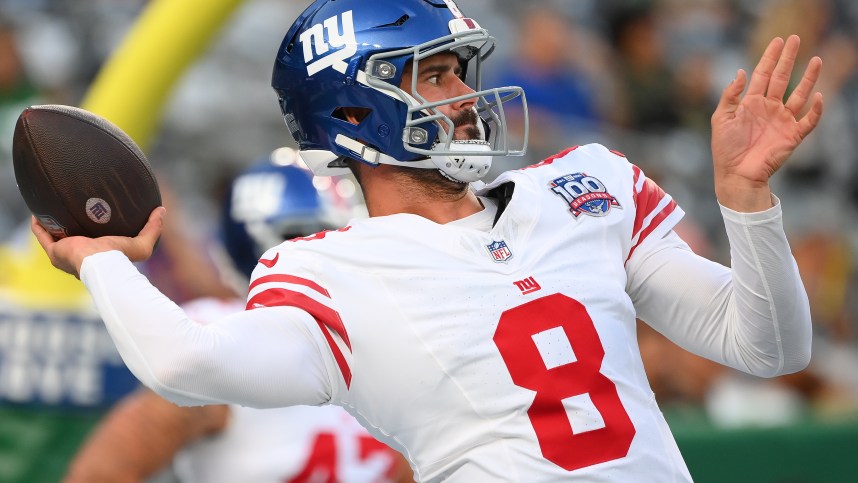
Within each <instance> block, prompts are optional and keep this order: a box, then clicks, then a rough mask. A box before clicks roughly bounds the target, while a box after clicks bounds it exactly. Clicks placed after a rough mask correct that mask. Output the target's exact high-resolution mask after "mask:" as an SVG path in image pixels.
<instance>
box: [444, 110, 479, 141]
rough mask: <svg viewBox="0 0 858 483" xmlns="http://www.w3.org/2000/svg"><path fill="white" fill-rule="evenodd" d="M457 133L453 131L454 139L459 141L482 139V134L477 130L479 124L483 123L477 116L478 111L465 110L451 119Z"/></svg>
mask: <svg viewBox="0 0 858 483" xmlns="http://www.w3.org/2000/svg"><path fill="white" fill-rule="evenodd" d="M451 121H453V126H455V131H453V139H456V140H459V141H471V140H476V139H482V137H483V136H482V133H481V132H480V130H479V129H478V128H477V123H478V122H482V120H481V119H480V117H479V116H478V115H477V110H476V109H473V108H472V109H465V110H464V111H462V112H460V113H459V115H458V116H456V117H454V118H452V119H451Z"/></svg>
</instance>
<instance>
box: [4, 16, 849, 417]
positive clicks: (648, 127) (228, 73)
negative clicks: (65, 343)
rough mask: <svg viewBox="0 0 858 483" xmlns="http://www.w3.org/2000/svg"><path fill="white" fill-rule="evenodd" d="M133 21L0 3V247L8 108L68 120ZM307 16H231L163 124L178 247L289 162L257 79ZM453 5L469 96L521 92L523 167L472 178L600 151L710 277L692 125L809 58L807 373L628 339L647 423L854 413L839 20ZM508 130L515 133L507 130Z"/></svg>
mask: <svg viewBox="0 0 858 483" xmlns="http://www.w3.org/2000/svg"><path fill="white" fill-rule="evenodd" d="M147 3H148V2H146V1H143V0H110V1H105V0H76V1H75V2H64V1H61V0H0V241H3V240H4V239H7V238H8V237H11V234H12V233H13V232H14V231H15V230H16V228H17V227H19V226H20V224H21V223H22V221H24V220H25V219H26V217H27V216H28V212H27V210H26V207H25V206H24V205H23V203H22V201H21V200H20V198H19V196H18V193H17V189H16V187H15V182H14V176H13V174H12V168H11V139H12V130H13V126H14V123H15V120H16V118H17V116H18V114H19V113H20V111H21V109H23V108H24V107H26V106H27V105H31V104H37V103H62V104H71V105H76V104H78V103H79V102H80V100H81V97H82V96H83V94H84V93H85V92H86V89H87V86H88V85H89V83H90V82H91V81H92V79H93V78H94V76H95V75H96V74H97V72H98V69H99V67H100V66H101V65H102V63H103V62H104V61H105V60H106V59H107V58H108V56H109V55H110V53H111V51H112V49H113V48H115V47H116V46H117V45H118V43H119V42H120V41H121V40H122V37H123V35H124V33H125V32H126V31H127V29H128V28H129V27H130V26H131V25H132V24H133V21H134V19H135V17H136V16H137V15H138V14H139V13H140V11H141V10H142V9H143V8H145V7H146V4H147ZM307 3H309V2H308V0H247V1H246V2H245V3H244V4H243V5H242V6H241V7H240V9H239V10H238V12H237V14H236V15H235V16H234V17H233V18H232V19H231V20H230V22H229V24H228V25H227V27H226V29H225V30H224V32H223V33H222V34H221V35H220V36H219V37H218V40H217V41H216V43H215V44H214V45H213V46H212V48H211V49H210V50H209V52H208V53H207V54H206V55H205V56H204V57H203V58H201V59H200V60H199V62H197V63H196V64H195V65H194V66H193V67H192V68H191V69H190V70H189V72H188V73H187V74H186V75H185V76H184V77H183V79H182V81H181V82H180V83H179V85H178V86H177V87H176V90H175V92H174V94H173V96H172V98H171V100H170V103H169V105H168V106H166V110H165V113H164V119H163V123H162V125H161V127H160V129H159V133H158V136H157V140H156V142H155V143H154V145H153V147H152V149H151V152H150V159H151V161H152V163H153V165H154V167H155V169H156V170H157V171H158V172H159V173H160V174H161V177H162V179H164V180H169V187H168V189H169V190H170V191H171V192H172V195H173V196H174V197H175V198H176V199H177V201H178V202H179V203H180V206H181V212H182V213H181V215H180V219H182V220H183V224H182V227H181V229H182V230H183V231H185V232H186V233H185V234H186V236H188V237H190V238H191V239H196V238H198V239H201V240H205V239H206V238H207V237H210V236H212V235H211V234H212V233H213V224H214V223H215V221H216V220H217V216H216V212H217V209H218V207H217V200H218V199H219V196H220V195H221V190H222V189H223V186H224V181H225V180H228V179H230V178H231V177H232V176H233V175H234V174H235V173H236V172H237V171H239V170H241V169H243V168H245V167H247V165H248V163H249V162H250V161H252V160H254V159H255V158H256V157H257V156H258V154H259V153H261V152H266V151H269V150H271V149H274V148H276V147H278V146H282V145H291V143H292V140H291V137H290V136H289V135H288V132H287V130H286V129H285V127H284V126H283V124H282V120H281V118H280V113H279V110H278V107H277V105H276V102H275V97H274V94H273V92H272V91H271V89H270V88H269V80H270V72H271V66H272V61H273V58H274V54H275V52H276V49H277V47H278V46H279V42H280V40H281V37H282V35H283V33H284V30H285V28H286V27H287V26H288V25H289V24H290V23H291V20H292V19H293V18H294V17H295V16H297V14H298V13H299V12H300V11H301V10H302V9H303V8H304V7H305V6H306V4H307ZM459 4H460V7H461V8H462V9H463V10H464V11H465V12H466V13H467V14H469V15H470V16H473V17H474V18H476V19H477V20H478V22H480V24H481V25H482V26H483V27H486V28H487V29H489V31H490V32H491V33H493V35H494V36H495V37H496V38H497V39H498V46H497V50H496V52H495V53H494V54H493V57H492V58H491V59H490V60H489V62H488V63H487V68H488V69H489V72H488V75H487V78H486V79H485V81H484V84H486V85H521V86H523V87H524V88H525V91H526V95H527V100H528V106H529V118H530V144H529V154H528V156H527V157H526V158H502V159H498V160H496V162H495V167H494V168H493V171H492V173H491V174H490V177H493V176H496V175H497V174H498V173H499V172H500V171H502V170H506V169H511V168H518V167H522V166H525V165H528V164H532V163H534V162H538V161H539V160H541V159H542V158H544V157H546V156H549V155H551V154H554V153H556V152H558V151H561V150H562V149H564V148H565V147H567V146H569V145H574V144H585V143H590V142H599V143H602V144H605V145H606V146H608V147H609V148H611V149H615V150H618V151H621V152H623V153H625V154H627V155H628V156H629V158H630V160H631V161H632V162H634V163H635V164H637V165H639V166H640V167H641V168H642V169H643V170H644V171H645V172H646V173H647V174H648V176H649V177H651V178H653V179H655V180H657V181H658V183H659V184H660V185H661V186H662V187H663V188H664V189H665V191H667V192H669V193H671V194H672V196H673V197H674V198H675V199H676V200H677V201H678V202H679V204H680V205H681V206H682V207H683V208H684V210H685V211H686V213H687V216H686V219H685V221H684V222H683V223H682V224H681V225H680V228H679V229H680V231H682V233H681V234H682V236H683V237H684V238H685V239H686V240H687V241H688V242H689V243H690V244H691V245H692V247H693V248H694V249H695V250H696V251H698V252H699V253H701V254H703V255H705V256H708V257H710V258H712V259H715V260H718V261H721V262H725V263H726V262H728V261H729V254H728V253H727V252H726V245H725V243H726V239H725V237H724V235H723V228H722V226H721V218H720V215H719V212H718V206H717V204H716V201H715V198H714V192H713V189H712V183H713V181H712V169H711V158H710V153H709V134H710V133H709V116H710V115H711V113H712V111H713V110H714V108H715V105H716V103H717V100H718V97H719V96H720V94H721V91H722V89H723V88H724V87H725V86H726V85H727V84H728V82H729V81H730V80H731V79H733V77H734V76H735V73H736V71H737V69H739V68H743V69H745V70H746V71H748V72H750V71H751V70H753V67H754V66H753V65H750V64H749V63H750V62H751V60H750V59H756V58H758V57H759V55H760V53H761V52H762V49H763V48H764V47H765V45H766V43H767V42H768V40H770V39H771V38H772V37H774V36H784V37H785V36H786V35H789V34H792V33H796V34H799V35H800V36H801V39H802V47H801V51H800V58H799V60H798V62H797V63H796V64H797V66H800V68H802V69H803V68H804V66H805V65H806V64H807V61H808V59H810V57H812V56H813V55H819V56H821V57H822V58H823V62H824V67H823V74H822V78H821V80H820V83H819V85H820V87H819V88H820V90H821V91H822V93H823V94H824V96H825V109H826V112H825V115H824V117H823V121H822V123H821V125H820V126H819V128H818V129H817V130H816V132H814V133H813V134H812V135H811V138H810V139H809V140H808V141H807V142H805V143H804V144H803V145H802V146H801V148H800V150H799V151H798V152H796V153H795V154H794V155H793V157H792V158H791V160H790V161H789V162H788V164H787V166H786V167H785V168H784V169H783V170H782V171H783V172H782V173H780V174H779V175H777V176H776V178H775V183H776V185H775V187H774V188H775V193H776V194H777V195H778V196H779V197H780V199H781V201H782V203H783V206H784V213H785V226H786V229H787V232H788V235H789V237H790V238H791V242H792V246H793V250H794V254H795V256H796V259H797V261H798V264H799V268H800V270H801V273H802V278H803V280H804V282H805V284H806V286H807V289H808V293H809V295H810V298H811V307H812V310H813V320H814V323H815V330H816V336H815V344H816V346H815V351H814V359H813V362H812V364H811V367H810V368H809V369H808V370H806V371H803V372H802V373H799V374H796V375H793V376H788V377H783V378H778V379H775V380H771V381H766V382H765V383H760V382H759V381H754V382H752V383H749V382H748V380H747V379H745V377H743V376H741V375H739V374H738V373H734V372H733V371H731V370H729V369H726V368H723V367H722V366H718V365H715V364H713V363H709V362H707V361H705V360H702V359H700V358H697V357H695V356H693V355H690V354H688V353H686V352H684V351H682V350H681V349H679V348H677V347H675V346H674V345H672V344H671V343H670V342H668V341H666V340H665V339H664V338H662V337H661V336H660V335H658V334H656V333H654V332H653V331H652V330H650V329H648V328H647V327H646V326H645V325H643V324H641V327H640V332H639V337H640V341H641V347H642V351H643V354H644V358H645V363H646V365H647V370H648V372H649V374H650V378H651V381H652V385H653V389H654V390H655V393H656V397H657V398H658V399H659V402H660V404H661V405H662V407H665V408H667V409H669V408H670V407H683V406H694V407H701V408H704V409H705V411H706V414H707V415H708V416H709V417H710V418H711V419H712V420H713V421H715V422H717V423H719V424H722V425H725V426H736V425H743V424H779V423H783V422H789V421H793V420H796V419H797V418H800V417H803V416H805V415H807V414H809V413H812V414H816V415H823V416H825V415H843V414H855V413H856V412H858V355H856V350H858V340H856V329H858V293H856V292H857V291H856V274H858V269H856V267H858V265H856V255H858V223H856V219H858V218H856V212H858V145H856V139H855V137H854V133H856V132H858V34H856V32H855V28H854V26H856V25H858V2H853V1H851V0H742V1H739V0H610V1H608V0H575V1H563V0H556V1H548V0H531V1H527V2H511V1H503V0H461V1H460V2H459ZM189 21H191V20H189ZM152 68H157V66H152ZM794 77H795V78H797V77H800V76H794ZM509 115H512V116H513V117H516V115H517V113H509ZM512 125H513V129H515V130H517V132H519V133H520V132H521V128H522V123H521V122H520V116H518V119H517V120H514V122H513V124H512ZM187 283H192V282H187ZM180 289H181V288H177V290H180Z"/></svg>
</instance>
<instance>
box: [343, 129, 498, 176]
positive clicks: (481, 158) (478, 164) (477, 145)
mask: <svg viewBox="0 0 858 483" xmlns="http://www.w3.org/2000/svg"><path fill="white" fill-rule="evenodd" d="M480 128H481V127H480ZM478 129H479V128H478ZM334 141H335V142H336V143H337V144H339V145H340V146H342V147H344V148H346V149H348V150H349V151H351V152H353V153H355V157H356V158H358V159H360V160H362V161H364V162H366V163H368V164H371V165H379V164H389V165H392V166H405V167H409V168H422V169H437V170H439V171H441V173H443V174H444V175H445V176H446V177H447V178H449V179H451V180H453V181H458V182H460V183H472V182H474V181H477V180H479V179H480V178H482V177H483V176H485V175H486V173H488V172H489V168H491V166H492V157H491V156H486V155H480V154H469V153H481V152H488V151H491V146H490V145H489V143H488V142H487V141H483V140H461V141H459V140H454V141H451V142H450V148H451V149H452V150H455V153H454V154H439V155H437V156H430V157H429V159H420V160H416V161H399V160H397V159H394V158H393V157H391V156H388V155H387V154H384V153H382V152H379V151H376V150H375V149H373V148H371V147H369V146H367V145H365V144H363V143H361V142H360V141H357V140H354V139H352V138H350V137H347V136H344V135H342V134H337V137H336V139H335V140H334ZM437 146H439V145H438V144H436V147H437ZM433 149H434V148H433ZM460 153H461V154H460Z"/></svg>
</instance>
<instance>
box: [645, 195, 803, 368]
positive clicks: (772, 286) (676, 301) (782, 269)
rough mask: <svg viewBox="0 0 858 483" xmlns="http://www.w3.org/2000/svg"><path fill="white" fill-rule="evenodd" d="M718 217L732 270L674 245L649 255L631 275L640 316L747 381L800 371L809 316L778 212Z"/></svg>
mask: <svg viewBox="0 0 858 483" xmlns="http://www.w3.org/2000/svg"><path fill="white" fill-rule="evenodd" d="M724 214H725V225H726V227H727V234H728V238H729V240H730V247H731V259H732V263H731V266H732V269H729V268H726V267H724V266H722V265H719V264H716V263H714V262H711V261H709V260H706V259H704V258H702V257H699V256H697V255H694V254H693V253H691V251H690V250H688V249H687V248H682V247H681V246H680V245H678V244H676V245H674V246H673V247H672V248H671V247H670V246H666V247H664V248H663V249H661V250H657V251H653V252H651V253H649V254H648V256H646V257H645V259H641V260H637V261H636V262H635V263H636V264H637V266H635V267H634V270H633V271H631V272H630V273H631V274H632V275H630V286H631V287H632V290H630V294H632V297H633V300H634V302H635V306H636V308H637V309H638V316H639V317H640V318H641V319H643V320H645V321H646V322H647V323H649V324H650V325H652V326H653V327H654V328H655V329H657V330H658V331H660V332H662V333H663V334H665V335H666V336H667V337H669V338H670V339H671V340H673V341H674V342H676V343H677V344H679V345H681V346H682V347H684V348H686V349H688V350H690V351H692V352H694V353H696V354H699V355H702V356H704V357H707V358H709V359H712V360H715V361H717V362H720V363H722V364H725V365H728V366H731V367H734V368H736V369H739V370H742V371H745V372H748V373H751V374H755V375H759V376H775V375H779V374H785V373H790V372H795V371H798V370H801V369H803V368H804V367H805V366H806V365H807V363H808V361H809V358H810V342H811V327H810V309H809V304H808V301H807V295H806V293H805V291H804V287H803V285H802V282H801V278H800V277H799V274H798V270H797V268H796V265H795V262H794V260H793V258H792V255H791V253H790V250H789V245H788V243H787V240H786V236H785V234H784V233H783V229H782V224H781V219H780V207H779V206H776V207H774V208H772V209H770V210H767V211H765V212H762V213H755V214H745V215H740V214H736V213H732V212H730V211H728V210H724ZM667 245H669V244H667ZM682 245H684V244H682Z"/></svg>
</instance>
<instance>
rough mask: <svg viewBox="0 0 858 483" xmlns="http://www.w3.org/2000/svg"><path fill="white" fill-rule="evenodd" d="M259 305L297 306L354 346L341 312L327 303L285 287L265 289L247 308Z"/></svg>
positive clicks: (250, 301) (249, 301) (252, 299)
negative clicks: (350, 340)
mask: <svg viewBox="0 0 858 483" xmlns="http://www.w3.org/2000/svg"><path fill="white" fill-rule="evenodd" d="M257 307H297V308H299V309H301V310H303V311H305V312H307V313H308V314H310V315H312V316H313V318H315V319H316V322H318V323H320V324H324V325H325V326H327V327H330V328H331V329H332V330H333V331H334V332H336V333H337V334H339V336H340V337H342V338H343V341H344V342H345V343H346V346H347V347H348V348H349V349H351V348H352V346H351V342H349V335H348V334H347V333H346V326H345V325H343V320H342V319H340V314H339V313H338V312H337V311H336V310H334V309H332V308H330V307H328V306H327V305H322V304H321V303H319V302H317V301H316V300H314V299H312V298H310V297H308V296H306V295H304V294H302V293H300V292H294V291H292V290H288V289H285V288H272V289H268V290H264V291H262V292H259V293H258V294H256V295H254V296H253V297H252V298H251V299H250V300H248V301H247V308H246V310H252V309H255V308H257Z"/></svg>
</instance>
